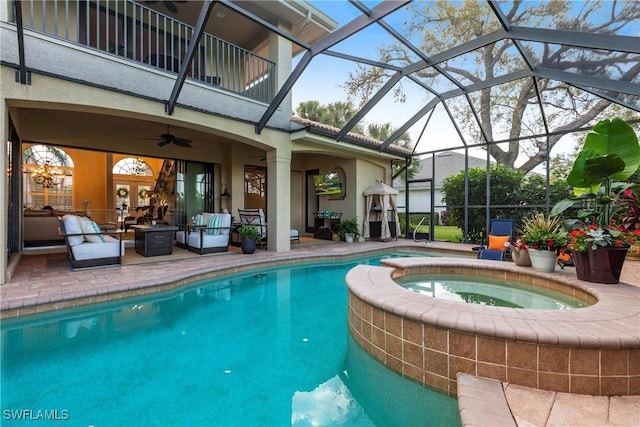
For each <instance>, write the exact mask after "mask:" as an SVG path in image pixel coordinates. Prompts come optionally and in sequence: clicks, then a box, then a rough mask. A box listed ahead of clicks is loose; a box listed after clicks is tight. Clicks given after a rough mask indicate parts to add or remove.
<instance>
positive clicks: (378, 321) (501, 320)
mask: <svg viewBox="0 0 640 427" xmlns="http://www.w3.org/2000/svg"><path fill="white" fill-rule="evenodd" d="M431 262H432V263H434V262H438V261H431ZM442 262H443V261H440V263H442ZM461 262H463V263H465V264H469V263H471V265H466V266H462V265H456V267H455V271H456V272H457V273H458V274H464V273H467V274H468V273H470V272H473V273H474V274H480V275H493V276H500V277H507V276H509V277H510V278H511V279H512V280H514V279H515V280H521V281H522V279H523V275H524V276H528V275H529V274H532V276H531V281H532V282H536V283H538V284H543V285H546V286H549V287H553V288H556V289H558V290H561V289H564V290H565V291H568V292H570V293H573V290H575V291H576V292H577V293H578V294H581V295H583V296H584V297H585V298H586V299H590V300H592V301H593V302H595V301H596V299H595V297H594V296H593V293H595V294H598V291H597V289H596V290H593V291H594V292H593V293H592V292H590V291H588V290H585V289H583V288H580V287H574V286H570V285H568V284H567V283H562V282H557V281H556V280H554V279H555V277H553V275H548V274H547V275H545V274H542V273H535V272H533V273H532V270H531V269H528V270H527V269H525V270H524V272H523V271H521V270H522V269H521V268H519V267H515V266H511V265H509V266H507V267H506V268H507V271H505V270H504V269H493V268H489V269H488V270H484V266H486V263H482V264H475V263H474V261H461ZM413 263H414V264H415V261H413ZM390 264H394V267H396V269H397V270H396V273H395V274H396V275H398V274H405V273H407V272H411V273H413V274H420V273H422V272H425V271H430V272H433V273H442V272H449V273H451V272H452V265H451V263H450V262H445V264H446V265H440V266H437V265H433V264H432V265H429V266H427V267H425V266H422V267H420V266H416V265H413V266H412V267H409V266H407V267H404V268H399V264H402V261H395V260H394V262H392V263H390ZM514 268H515V270H513V269H514ZM464 269H468V271H465V272H464V273H463V272H462V271H461V270H464ZM481 270H483V271H481ZM509 270H513V271H509ZM487 271H488V272H487ZM390 276H391V270H389V269H388V268H384V267H371V266H361V267H356V268H355V269H354V270H352V271H351V272H350V273H349V275H348V276H347V285H348V287H349V301H348V304H349V307H348V323H349V329H350V332H351V334H352V335H353V337H354V338H355V339H356V341H357V342H358V343H359V344H360V345H361V346H362V347H363V348H364V349H365V350H367V351H368V352H369V353H370V354H371V355H372V356H373V357H375V358H376V359H377V360H379V361H380V362H382V363H383V364H385V365H386V366H387V367H389V368H390V369H392V370H394V371H396V372H398V373H399V374H401V375H403V376H405V377H407V378H411V379H413V380H415V381H417V382H418V383H421V384H423V385H425V386H427V387H432V388H435V389H437V390H439V391H441V392H444V393H446V394H449V395H456V374H457V373H458V372H463V373H468V374H472V375H477V376H481V377H487V378H494V379H498V380H501V381H508V382H511V383H514V384H519V385H523V386H528V387H535V388H540V389H545V390H553V391H560V392H569V393H578V394H590V395H607V396H611V395H637V394H640V348H639V347H640V337H639V336H638V335H640V332H638V330H637V325H638V321H639V320H638V319H640V317H638V310H637V309H635V310H634V309H633V308H632V309H631V310H628V309H627V310H625V309H623V308H621V305H620V304H621V303H622V302H623V300H626V301H624V303H625V304H627V305H628V304H631V305H633V304H634V301H636V305H637V301H640V300H638V292H637V291H638V289H636V290H635V291H634V290H633V289H629V288H633V287H628V286H626V287H621V286H617V287H611V288H609V289H608V290H610V291H615V290H618V291H620V290H622V294H621V295H615V292H614V295H609V296H608V297H607V296H606V295H605V293H601V294H602V295H600V294H599V295H598V299H599V301H598V303H597V304H595V305H593V306H591V307H588V308H582V309H578V310H573V311H564V312H560V311H558V312H555V311H548V310H526V309H505V308H498V307H484V306H478V305H473V304H465V303H458V302H453V301H444V300H437V299H435V298H430V297H427V296H425V295H418V294H415V293H413V292H410V291H407V290H405V289H402V288H401V287H400V286H397V285H395V283H393V281H392V280H391V277H390ZM545 276H546V277H545ZM576 280H577V279H576ZM569 281H570V280H569ZM603 286H604V285H603ZM609 286H610V285H609ZM390 287H391V288H390ZM572 289H573V290H572ZM604 290H605V291H607V289H604ZM627 291H628V292H627ZM627 293H628V294H629V295H626V294H627ZM618 294H620V292H618ZM634 298H635V299H634ZM607 301H609V302H607ZM616 306H617V307H619V308H618V309H617V311H615V310H616ZM603 309H607V310H614V311H613V312H611V313H609V315H606V314H604V313H601V311H602V310H603ZM614 313H617V314H614ZM603 315H604V316H605V317H608V318H609V321H608V322H604V321H603V322H599V321H598V318H599V317H602V316H603ZM611 316H614V317H616V318H615V319H611ZM634 325H635V326H634ZM634 329H635V331H634Z"/></svg>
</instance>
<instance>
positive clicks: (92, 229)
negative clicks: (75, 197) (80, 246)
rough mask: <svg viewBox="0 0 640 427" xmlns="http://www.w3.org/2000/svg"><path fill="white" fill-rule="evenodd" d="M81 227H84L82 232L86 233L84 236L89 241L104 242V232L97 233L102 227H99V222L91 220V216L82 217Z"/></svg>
mask: <svg viewBox="0 0 640 427" xmlns="http://www.w3.org/2000/svg"><path fill="white" fill-rule="evenodd" d="M80 227H81V228H82V232H83V233H85V235H84V238H85V239H86V240H87V242H91V243H103V242H104V237H103V236H102V234H95V233H101V232H102V231H101V230H100V227H98V224H96V223H95V222H93V221H91V220H90V219H89V218H81V219H80ZM91 233H93V234H91Z"/></svg>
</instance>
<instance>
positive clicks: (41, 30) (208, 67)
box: [3, 0, 332, 120]
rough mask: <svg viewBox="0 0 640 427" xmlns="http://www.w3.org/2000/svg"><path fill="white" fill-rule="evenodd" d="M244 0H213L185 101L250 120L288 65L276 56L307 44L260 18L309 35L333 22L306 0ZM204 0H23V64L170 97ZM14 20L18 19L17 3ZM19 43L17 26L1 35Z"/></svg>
mask: <svg viewBox="0 0 640 427" xmlns="http://www.w3.org/2000/svg"><path fill="white" fill-rule="evenodd" d="M12 3H13V2H10V3H9V4H10V5H12ZM239 4H240V5H241V6H236V5H235V4H234V3H233V2H215V4H214V6H213V9H212V12H211V14H210V16H209V19H208V20H207V21H206V24H205V26H204V33H203V35H202V37H201V38H200V41H199V43H198V45H197V47H196V49H195V52H194V54H193V57H192V59H190V60H189V63H188V66H187V68H186V80H185V82H186V84H185V88H184V89H183V91H182V92H181V95H180V103H181V104H187V105H190V106H193V107H195V108H198V109H200V110H205V111H207V110H209V111H217V112H219V113H221V114H224V115H231V116H234V114H233V113H234V112H238V113H239V114H240V115H238V116H236V117H239V118H241V119H249V120H251V118H252V117H251V116H252V115H255V114H254V113H252V109H253V110H256V112H257V111H258V110H259V111H260V112H261V111H263V109H264V105H265V104H268V103H269V102H271V101H272V100H273V98H274V96H275V93H276V91H277V90H278V88H279V87H278V86H279V84H278V73H279V72H280V75H281V76H285V77H286V76H287V75H288V74H289V73H290V71H291V63H290V62H289V61H285V62H286V63H283V64H281V65H280V66H282V67H284V68H283V69H282V70H278V69H277V66H278V65H277V64H276V62H275V61H274V60H272V59H270V58H273V59H278V58H280V60H281V61H282V58H283V53H284V54H285V55H288V56H284V57H285V58H286V57H288V58H291V57H292V56H293V55H295V53H296V52H298V51H300V49H301V47H300V46H298V45H296V44H295V43H289V42H288V41H285V42H284V43H282V40H278V38H277V37H274V33H272V32H271V31H269V28H268V27H267V26H265V25H263V24H262V23H261V22H260V21H262V22H267V23H269V22H270V20H271V21H272V22H277V24H272V25H274V26H277V27H278V28H285V29H287V30H290V31H292V32H293V31H295V32H296V33H297V37H299V40H302V41H303V42H313V41H315V40H317V39H318V38H320V37H322V36H323V35H325V34H327V33H328V32H329V31H331V29H332V28H331V25H330V24H332V23H331V22H328V24H329V25H325V24H324V23H323V22H324V21H322V19H318V18H314V19H312V20H309V16H310V13H309V12H308V10H306V9H304V8H303V7H302V6H301V5H303V6H304V7H310V8H311V9H313V8H312V7H311V6H310V5H308V4H306V2H291V1H289V0H279V1H271V2H240V3H239ZM202 5H203V2H202V1H188V2H183V1H173V2H171V1H131V0H95V1H91V0H89V1H87V0H46V1H43V0H22V1H21V2H20V6H21V9H22V25H23V28H24V29H25V42H24V45H25V51H26V65H27V67H28V68H30V69H32V70H36V71H41V72H43V73H44V74H47V75H52V76H59V77H62V78H67V79H69V80H73V81H76V82H86V83H89V84H91V85H96V84H97V85H98V86H101V87H105V88H113V89H114V90H120V91H122V92H126V93H131V94H136V95H140V96H143V97H145V98H151V99H158V100H166V99H168V96H169V94H170V93H171V89H172V88H173V87H174V85H175V81H176V77H177V75H178V72H179V71H180V69H181V66H182V65H183V62H184V61H185V60H186V59H185V55H186V54H187V50H188V46H189V43H190V41H191V40H192V39H193V37H194V34H196V31H197V29H196V27H197V22H198V17H199V15H200V13H201V9H202ZM239 7H240V8H242V9H243V11H246V12H247V14H243V13H240V12H239V11H238V8H239ZM11 9H12V7H11ZM315 12H316V11H315V10H314V13H315ZM256 18H257V19H256ZM8 20H9V22H12V23H16V17H15V16H14V14H13V13H12V10H9V19H8ZM283 24H284V25H283ZM301 33H304V34H303V35H302V36H301V35H300V34H301ZM16 41H17V38H16V36H15V34H13V35H7V34H5V35H4V38H3V46H9V47H10V46H11V45H13V46H14V47H15V45H16V44H17V43H16ZM7 50H8V51H5V54H3V56H4V58H3V61H4V62H5V64H7V63H17V62H18V52H17V49H7ZM280 80H281V79H280ZM203 87H204V88H209V89H210V90H209V91H206V90H205V91H203V90H202V88H203ZM212 94H213V95H212ZM216 94H217V95H216ZM225 94H226V99H225V102H224V103H223V104H224V107H221V103H220V99H219V98H218V99H216V100H215V101H212V100H213V99H215V97H216V96H219V95H225ZM243 100H244V102H242V101H243ZM247 101H249V102H248V104H249V106H248V107H247ZM242 104H244V105H242ZM252 106H253V107H252ZM220 108H227V110H226V111H219V110H218V109H220ZM247 108H249V111H248V110H247ZM283 110H285V108H284V106H283ZM286 110H287V111H286V113H284V114H283V117H282V119H284V115H286V118H287V120H288V118H289V117H290V111H291V110H290V108H286ZM247 115H249V116H247Z"/></svg>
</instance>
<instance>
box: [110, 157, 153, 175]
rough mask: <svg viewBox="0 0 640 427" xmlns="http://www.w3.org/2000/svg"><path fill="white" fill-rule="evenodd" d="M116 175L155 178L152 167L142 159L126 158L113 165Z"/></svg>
mask: <svg viewBox="0 0 640 427" xmlns="http://www.w3.org/2000/svg"><path fill="white" fill-rule="evenodd" d="M113 174H114V175H133V176H153V170H152V169H151V166H149V164H147V162H145V161H144V160H142V159H136V158H133V157H126V158H124V159H121V160H118V162H117V163H116V164H115V165H113Z"/></svg>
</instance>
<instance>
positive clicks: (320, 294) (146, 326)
mask: <svg viewBox="0 0 640 427" xmlns="http://www.w3.org/2000/svg"><path fill="white" fill-rule="evenodd" d="M396 256H397V254H396ZM385 257H388V256H385ZM379 259H380V257H379V256H378V257H372V258H367V259H362V260H359V261H352V262H344V263H339V262H338V263H336V262H332V263H330V264H329V263H326V264H323V263H316V264H301V265H298V266H288V267H286V268H285V267H282V268H274V269H269V270H260V271H259V272H258V271H253V272H248V273H247V272H245V273H243V274H242V275H233V276H225V277H222V278H216V279H215V280H208V281H203V282H198V283H194V284H192V285H189V286H188V287H187V288H183V289H180V290H177V291H174V292H171V293H163V294H158V295H155V296H154V297H146V298H137V299H130V300H124V301H120V302H117V303H115V302H112V303H105V304H100V305H94V306H91V307H84V308H80V309H74V310H65V311H61V312H58V313H53V314H44V315H37V316H30V317H28V318H26V319H10V320H7V321H3V322H2V373H1V386H2V402H1V404H2V425H3V426H7V425H26V424H25V421H24V420H25V419H27V420H36V419H37V420H38V423H37V425H43V426H44V425H60V423H61V421H60V420H67V421H68V422H64V424H68V425H80V426H82V425H84V426H89V425H95V426H114V425H138V426H148V425H167V426H182V425H185V426H187V425H188V426H194V425H216V426H218V425H220V426H282V425H300V426H307V425H344V426H374V425H377V426H394V425H397V426H408V425H434V426H443V425H446V426H455V425H460V424H461V423H460V418H459V414H458V409H457V403H456V400H455V399H452V398H449V397H446V396H444V395H441V394H438V393H436V392H433V391H430V390H428V389H426V388H424V387H422V386H420V385H418V384H416V383H414V382H411V381H408V380H405V379H403V378H401V377H400V376H398V375H397V374H395V373H393V372H391V371H389V370H387V369H385V368H384V366H382V365H381V364H380V363H378V362H377V361H375V360H374V359H372V358H371V357H370V356H369V355H368V354H367V353H366V352H364V351H363V350H362V349H361V348H360V347H359V346H358V344H356V343H355V342H354V341H352V339H351V338H350V337H349V334H348V331H347V326H346V312H347V309H346V305H347V301H346V285H345V282H344V277H345V274H346V273H347V271H348V270H349V269H351V268H352V267H353V266H354V265H355V264H356V263H370V264H379Z"/></svg>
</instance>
